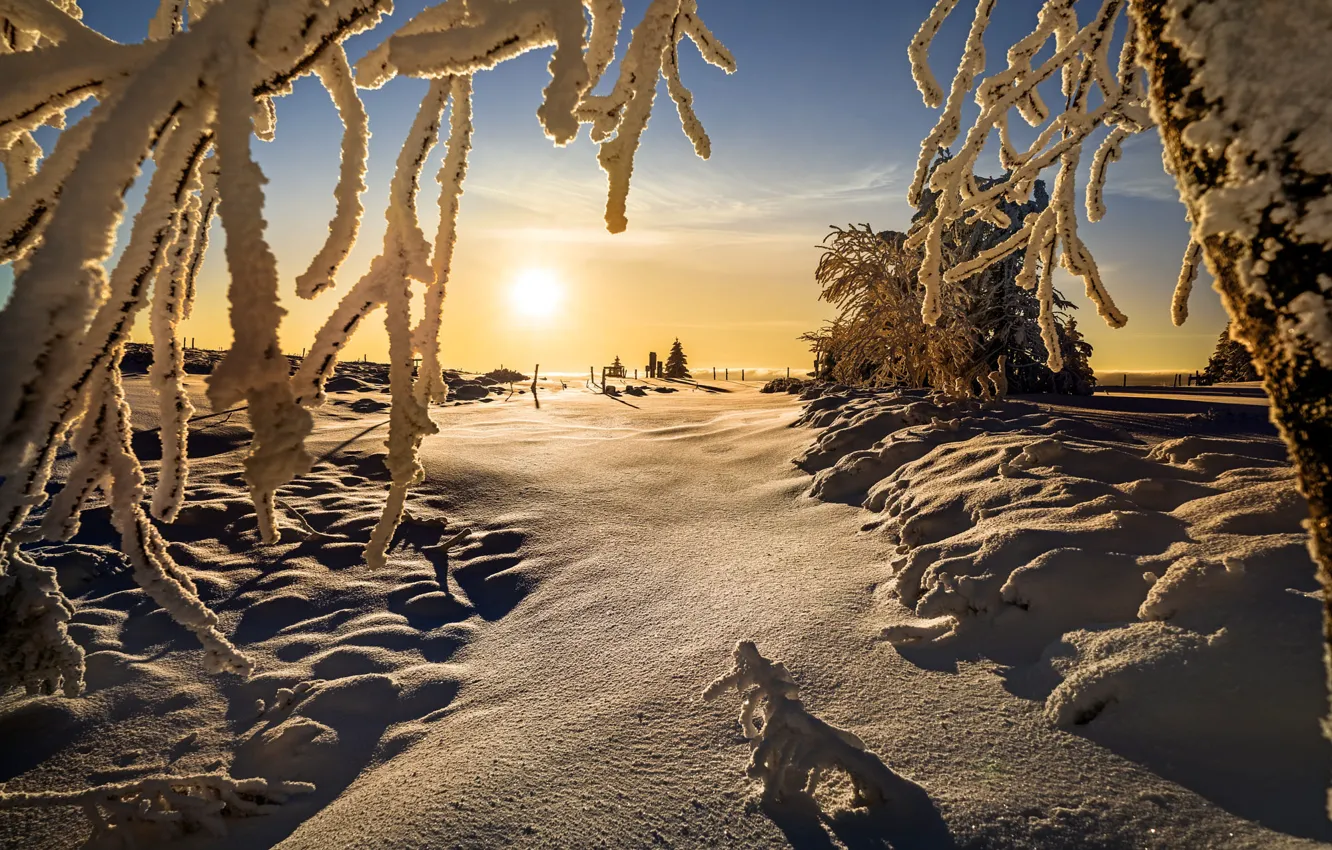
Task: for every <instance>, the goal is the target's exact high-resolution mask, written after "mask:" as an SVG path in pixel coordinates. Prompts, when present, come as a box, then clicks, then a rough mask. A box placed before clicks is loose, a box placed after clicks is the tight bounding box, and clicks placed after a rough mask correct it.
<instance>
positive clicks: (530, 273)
mask: <svg viewBox="0 0 1332 850" xmlns="http://www.w3.org/2000/svg"><path fill="white" fill-rule="evenodd" d="M563 300H564V284H563V283H561V282H560V278H559V276H558V275H557V274H555V272H554V271H552V270H551V269H542V268H531V269H524V270H523V271H521V272H519V273H518V275H517V276H516V277H515V278H514V281H513V285H512V286H511V287H509V301H510V303H511V304H512V305H513V309H514V311H515V312H516V313H517V314H518V315H520V316H526V317H527V318H530V319H542V318H546V317H548V316H550V315H552V314H553V313H554V312H555V311H556V310H557V309H558V308H559V306H560V303H561V302H562V301H563Z"/></svg>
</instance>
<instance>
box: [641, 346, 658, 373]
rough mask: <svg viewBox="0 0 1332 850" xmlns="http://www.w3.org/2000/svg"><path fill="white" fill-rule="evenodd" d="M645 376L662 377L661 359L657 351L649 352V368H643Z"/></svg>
mask: <svg viewBox="0 0 1332 850" xmlns="http://www.w3.org/2000/svg"><path fill="white" fill-rule="evenodd" d="M643 377H645V378H660V377H661V361H659V360H658V359H657V352H655V351H649V352H648V362H647V368H646V369H644V370H643Z"/></svg>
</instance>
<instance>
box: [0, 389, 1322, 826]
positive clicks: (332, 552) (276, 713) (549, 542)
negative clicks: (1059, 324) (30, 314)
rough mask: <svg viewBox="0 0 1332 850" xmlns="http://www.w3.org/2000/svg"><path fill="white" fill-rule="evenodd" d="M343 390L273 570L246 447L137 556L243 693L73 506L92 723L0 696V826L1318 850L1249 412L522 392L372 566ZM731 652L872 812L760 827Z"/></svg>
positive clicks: (1302, 669) (1317, 660)
mask: <svg viewBox="0 0 1332 850" xmlns="http://www.w3.org/2000/svg"><path fill="white" fill-rule="evenodd" d="M190 380H191V387H192V389H193V390H195V393H194V395H195V397H196V403H197V404H199V405H200V409H201V412H207V408H206V407H205V404H206V403H205V401H204V399H203V397H202V393H201V392H200V390H201V389H202V382H201V381H200V380H199V379H197V378H191V379H190ZM127 385H128V391H129V394H130V400H131V403H132V404H134V405H135V407H136V409H139V410H151V409H153V407H152V405H151V404H147V403H143V402H146V401H147V399H148V398H149V396H150V392H151V391H150V390H149V388H148V385H147V380H146V379H144V378H131V379H129V380H128V381H127ZM349 386H350V387H351V388H350V389H347V390H344V391H341V392H333V393H330V403H329V404H328V405H326V406H325V407H323V408H322V409H321V411H320V412H319V413H318V414H317V430H316V434H315V437H314V438H313V439H312V441H311V443H312V451H313V453H315V454H316V455H317V456H319V457H320V458H321V460H320V462H319V463H318V464H317V465H316V467H315V469H314V470H313V471H312V472H311V473H310V474H308V475H306V476H304V477H302V478H300V479H298V481H297V482H295V483H293V484H291V485H289V486H286V487H284V488H282V490H281V491H280V493H279V498H280V502H281V522H282V525H283V530H282V539H281V542H280V543H278V544H276V545H270V546H264V545H261V544H260V543H259V540H258V536H257V532H256V528H255V519H254V516H253V511H252V509H251V508H250V506H249V503H248V500H247V497H246V494H245V488H244V485H243V482H242V480H241V477H240V472H239V460H240V457H241V452H242V451H243V448H244V446H245V442H246V439H247V438H248V430H247V428H246V425H247V422H246V419H245V414H244V412H243V411H241V412H237V413H232V414H226V415H221V416H216V417H212V418H207V419H201V420H199V421H198V422H196V423H195V424H194V426H193V433H192V434H191V438H190V442H191V447H190V448H191V454H192V456H193V458H195V460H194V472H193V475H192V477H191V479H190V491H191V492H190V500H189V504H188V506H187V507H186V508H185V510H184V511H182V513H181V515H180V517H179V519H178V520H177V521H176V522H175V524H174V525H172V526H168V527H165V533H166V536H167V537H168V539H169V540H170V541H172V542H171V546H170V548H171V551H172V553H173V554H174V555H175V556H176V558H177V560H178V561H179V562H180V563H181V564H182V565H184V566H186V567H187V568H190V569H191V570H192V575H193V577H194V580H195V581H196V582H197V583H198V585H199V587H200V591H201V595H202V596H203V598H204V599H205V601H207V602H208V603H209V604H210V605H211V606H212V607H213V609H214V610H215V611H217V612H218V613H219V615H220V616H221V618H222V620H223V623H224V631H225V632H226V633H228V634H229V635H232V636H234V639H235V640H236V642H237V643H238V644H239V645H240V646H241V647H242V648H243V649H244V650H245V651H246V652H247V653H248V654H250V655H251V657H253V658H254V659H255V661H256V666H257V672H256V674H255V675H254V676H253V677H252V678H251V679H250V680H249V681H245V682H242V681H240V680H239V679H237V678H235V677H230V676H209V675H207V674H205V673H204V672H203V670H202V669H201V665H200V657H201V655H202V653H201V651H200V650H199V648H198V645H197V643H196V642H195V640H194V638H193V637H192V636H191V635H190V634H189V633H188V632H186V631H185V630H184V629H182V628H181V627H179V626H177V625H175V624H174V623H172V622H171V621H170V620H169V619H168V618H167V617H166V616H165V614H164V613H163V612H162V611H160V610H157V609H156V606H154V605H153V604H152V603H151V602H150V601H148V600H147V599H146V597H145V595H144V593H143V591H141V590H139V589H138V588H137V587H136V585H135V584H134V582H133V580H132V579H131V577H130V576H129V575H128V574H127V573H126V571H125V570H124V568H123V566H122V565H121V562H120V559H119V556H118V555H116V554H115V552H114V550H113V549H112V548H109V547H107V545H106V544H108V543H109V542H111V541H112V539H113V536H112V532H111V530H110V526H109V523H108V521H107V517H106V515H105V513H106V511H105V509H104V508H98V509H94V510H93V511H91V512H89V513H88V514H85V517H84V524H83V530H82V531H81V532H80V535H79V537H78V538H76V540H75V541H74V543H73V544H70V545H64V546H54V547H51V548H49V549H47V550H46V551H45V552H44V553H43V557H42V560H43V561H44V562H45V563H50V564H55V565H57V567H58V568H59V570H60V572H61V581H62V584H63V585H65V586H66V587H69V588H76V589H77V590H75V591H71V595H74V593H75V592H77V594H78V595H77V597H76V604H77V606H78V614H77V615H76V616H75V618H74V623H75V625H73V626H72V627H71V633H72V634H73V635H74V636H75V638H76V639H77V640H78V641H79V642H80V643H81V644H82V645H83V646H84V648H85V649H86V650H87V652H88V653H89V655H88V673H87V683H88V688H87V694H86V695H85V696H84V697H82V698H79V699H66V698H63V697H26V696H21V695H19V694H17V693H13V692H11V693H9V694H7V695H6V696H4V698H3V699H2V700H0V741H3V747H0V781H3V782H4V786H3V787H4V790H5V791H6V792H15V791H37V790H46V791H52V790H59V791H64V790H74V789H77V788H81V787H87V786H92V785H104V784H111V783H120V782H129V781H134V780H138V779H140V778H143V777H147V776H153V775H160V774H166V773H169V774H190V773H207V772H211V771H217V770H227V771H229V772H230V773H231V774H232V775H233V776H236V777H250V776H262V777H266V778H269V779H278V780H294V781H301V782H312V783H314V784H315V786H316V787H315V789H314V790H313V791H310V792H307V793H301V794H296V795H294V796H292V797H291V798H290V799H289V800H288V801H287V802H286V803H285V804H284V805H282V806H281V807H279V808H277V809H275V810H274V811H272V812H271V813H269V814H267V815H265V816H262V817H253V818H245V819H236V820H228V821H227V823H226V827H227V830H228V834H227V835H226V836H225V837H214V836H211V835H207V834H202V833H196V834H192V835H189V836H186V837H184V838H182V839H179V840H178V841H177V842H176V843H175V844H173V846H181V847H198V848H205V847H207V848H236V849H237V850H241V848H244V849H245V850H249V848H266V847H272V846H278V845H280V846H282V847H284V848H293V849H294V848H311V849H312V850H330V849H331V848H362V847H363V848H376V850H397V848H403V850H405V848H425V847H429V848H436V847H439V848H445V847H463V848H490V847H501V846H514V847H549V848H582V847H607V848H627V847H657V846H661V847H680V848H686V847H699V848H702V847H718V846H723V847H725V846H734V847H745V848H748V847H787V846H791V847H799V848H830V847H845V848H882V847H893V848H908V847H917V848H947V847H954V846H959V847H1048V848H1066V847H1106V848H1110V847H1115V848H1118V847H1125V848H1127V847H1159V848H1183V847H1263V848H1266V847H1284V846H1296V847H1298V846H1322V845H1320V844H1319V843H1318V842H1320V841H1328V840H1329V839H1332V830H1329V826H1328V823H1327V821H1326V819H1325V816H1324V814H1323V802H1324V801H1323V787H1324V785H1325V784H1326V776H1325V769H1324V766H1325V764H1326V762H1327V758H1326V756H1327V752H1326V744H1325V742H1324V741H1323V740H1322V739H1321V738H1320V737H1319V734H1318V729H1317V725H1316V724H1317V720H1316V719H1317V718H1318V717H1319V716H1320V713H1321V710H1322V707H1323V700H1324V697H1323V687H1322V679H1321V669H1322V668H1321V655H1320V652H1321V650H1320V644H1319V641H1318V637H1319V633H1320V632H1319V602H1318V600H1317V599H1316V598H1315V595H1314V590H1315V584H1314V581H1313V567H1312V565H1311V564H1310V562H1309V558H1308V555H1307V552H1306V550H1305V548H1304V539H1305V538H1304V535H1303V533H1302V531H1301V528H1300V524H1299V523H1300V519H1301V517H1302V516H1303V515H1304V505H1303V503H1302V502H1301V500H1300V499H1299V497H1298V496H1297V495H1296V493H1295V488H1294V481H1293V477H1292V474H1291V471H1290V469H1289V466H1288V464H1287V463H1286V461H1285V460H1284V449H1283V448H1282V447H1281V446H1280V444H1279V443H1278V442H1277V441H1276V439H1275V438H1274V437H1273V436H1271V435H1270V426H1267V425H1266V423H1265V421H1264V419H1263V415H1262V413H1263V412H1262V411H1255V410H1254V409H1253V408H1252V407H1249V408H1241V407H1239V406H1234V407H1232V408H1215V409H1211V408H1205V409H1203V410H1200V409H1199V407H1198V405H1197V404H1196V402H1194V403H1191V404H1192V406H1191V407H1190V406H1187V405H1186V404H1185V403H1184V402H1171V401H1170V400H1151V399H1148V400H1146V402H1144V400H1142V399H1138V398H1135V399H1123V400H1120V399H1115V398H1111V399H1105V398H1102V397H1098V398H1096V399H1095V400H1094V402H1095V403H1094V404H1089V403H1084V404H1082V406H1058V407H1042V406H1037V405H1034V404H1028V403H1024V402H1022V401H1015V402H1010V403H1007V404H1003V405H998V406H992V407H988V408H986V407H981V406H979V405H976V404H975V403H961V402H948V401H943V400H940V399H938V398H934V399H928V398H925V397H922V396H910V397H897V396H872V395H866V394H857V393H850V394H843V395H831V396H824V397H822V398H818V399H815V400H814V401H812V402H811V403H810V404H809V406H808V407H807V408H806V407H805V406H804V403H803V402H802V401H801V400H800V399H799V398H797V397H795V396H790V395H780V394H779V395H764V394H760V393H759V392H757V391H756V389H755V388H754V387H753V386H752V385H747V386H742V385H740V384H738V383H733V384H727V383H718V384H716V385H714V386H715V388H716V389H717V390H719V391H707V390H703V389H700V390H690V389H687V388H686V389H683V390H681V391H679V392H676V393H672V394H659V393H652V392H649V393H648V394H647V395H645V396H643V397H636V396H621V397H619V398H611V397H606V396H601V395H596V394H593V393H590V392H587V391H586V390H584V389H583V388H582V387H581V385H574V384H571V385H570V387H569V388H568V389H564V390H560V389H558V386H559V385H558V383H557V384H554V388H553V389H551V388H548V389H546V390H543V391H542V392H541V393H540V401H541V405H540V408H539V409H537V408H536V407H535V406H534V405H533V404H532V399H531V396H530V395H526V394H525V395H514V396H513V397H511V398H509V399H508V400H504V397H503V396H494V397H493V400H491V401H489V402H487V403H476V404H469V405H465V406H456V407H454V406H445V407H434V408H432V416H433V418H434V419H435V421H436V422H438V423H439V424H440V426H441V428H442V432H441V434H440V435H438V436H435V437H431V438H428V439H427V440H426V441H425V443H424V445H423V448H422V452H423V456H424V464H425V468H426V481H425V483H424V484H423V485H422V486H420V487H419V488H417V489H415V490H414V491H413V493H412V495H411V497H410V500H409V507H408V513H409V518H408V519H407V521H406V522H405V523H404V525H403V527H402V529H401V530H400V531H399V534H398V537H397V539H396V541H395V544H394V546H393V548H392V550H391V553H390V559H389V567H388V568H387V569H384V570H379V571H374V570H371V569H369V568H367V567H366V566H365V565H364V563H363V561H362V557H361V551H362V548H363V546H364V542H365V538H366V535H367V534H368V532H369V529H370V527H371V526H372V525H373V524H374V522H375V520H376V518H377V516H378V512H379V509H380V506H381V505H382V500H383V493H384V489H385V486H386V485H385V478H386V474H387V473H386V471H385V468H384V464H383V462H382V460H381V457H380V456H381V454H382V452H383V447H382V442H383V439H384V437H385V431H386V429H387V420H388V417H387V411H386V408H385V406H384V403H385V402H386V401H387V395H386V394H383V393H382V392H380V391H379V390H378V389H377V388H374V387H358V386H354V385H349ZM547 386H548V387H549V386H550V385H547ZM1148 402H1152V403H1154V404H1155V405H1156V406H1155V407H1152V406H1150V405H1149V406H1147V407H1145V408H1144V407H1143V406H1142V405H1143V404H1147V403H1148ZM1117 403H1119V406H1116V404H1117ZM1172 404H1175V405H1176V406H1175V407H1172V406H1171V405H1172ZM1134 405H1137V406H1134ZM153 424H154V423H153V422H152V421H150V420H148V419H136V421H135V427H136V428H137V429H141V430H144V431H145V433H143V434H141V435H140V438H141V439H142V440H143V441H144V445H141V446H138V448H140V449H145V447H147V448H149V449H150V446H149V445H148V444H150V443H151V442H152V440H153V439H155V438H154V436H153V434H152V433H151V431H148V430H147V429H150V428H151V427H152V426H153ZM793 425H794V426H796V427H793ZM140 454H141V456H145V457H146V456H150V454H151V452H150V451H148V452H145V451H141V452H140ZM793 459H795V460H796V461H797V463H796V464H794V465H793V463H792V460H793ZM66 462H67V461H66ZM150 470H151V465H150ZM862 505H863V506H862ZM740 640H753V641H755V642H756V643H757V645H758V648H759V650H760V651H761V652H762V653H763V654H764V655H765V656H766V657H768V658H770V659H773V660H777V661H781V662H784V663H785V664H786V666H787V667H788V668H789V669H790V671H791V673H792V675H793V676H794V679H795V680H796V682H797V683H798V684H799V687H800V693H801V696H802V698H803V699H804V703H805V707H806V708H807V709H808V710H809V711H810V712H812V713H813V714H815V715H817V716H818V717H820V718H821V719H823V720H824V721H827V722H828V723H831V724H833V725H835V726H838V727H840V728H842V729H846V730H849V731H851V732H853V733H854V734H855V735H857V736H859V737H860V738H861V739H862V740H863V741H864V742H865V745H866V746H867V747H868V749H869V750H870V751H872V752H873V753H875V754H877V756H878V757H880V758H881V759H882V760H883V762H884V763H885V764H886V765H887V767H888V768H890V769H891V770H892V771H895V772H896V774H898V776H900V777H901V779H902V781H901V782H900V783H899V785H898V786H897V787H896V789H895V796H894V798H893V799H892V800H891V803H890V805H888V806H886V807H881V808H874V809H869V810H866V809H852V808H849V807H848V804H847V800H848V794H847V788H846V785H845V783H839V782H838V781H835V780H834V781H832V782H829V783H826V784H825V785H823V786H820V789H819V791H818V792H817V793H816V795H815V797H814V799H813V800H812V801H806V802H804V803H802V802H799V801H795V800H792V801H787V802H786V803H784V804H781V805H778V804H772V803H764V802H762V801H761V800H760V798H759V795H758V789H757V786H756V785H755V783H754V782H753V781H752V780H750V779H747V778H746V777H745V764H746V762H747V761H748V759H749V750H750V747H749V743H748V742H747V741H746V740H745V738H744V737H743V736H742V735H741V730H740V727H739V725H738V724H737V722H736V710H737V704H738V700H737V698H736V696H735V694H734V693H733V692H731V693H728V694H726V695H723V696H721V697H719V698H718V699H716V700H714V701H711V702H705V701H703V700H702V698H701V694H702V691H703V689H704V688H705V687H706V686H707V684H708V683H709V682H711V681H712V680H713V679H715V678H716V677H717V676H719V675H721V674H722V673H725V672H726V671H727V670H728V669H729V667H730V664H731V651H732V648H733V647H734V646H735V644H736V642H737V641H740ZM88 833H89V826H88V824H87V822H86V821H85V819H84V818H83V816H82V815H81V814H80V812H79V811H78V810H77V809H76V808H72V807H66V808H52V809H19V810H12V811H0V846H3V847H4V848H16V849H17V848H50V850H58V848H73V847H78V846H81V844H82V843H83V841H84V840H85V839H86V837H87V835H88ZM148 846H151V843H148Z"/></svg>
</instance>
